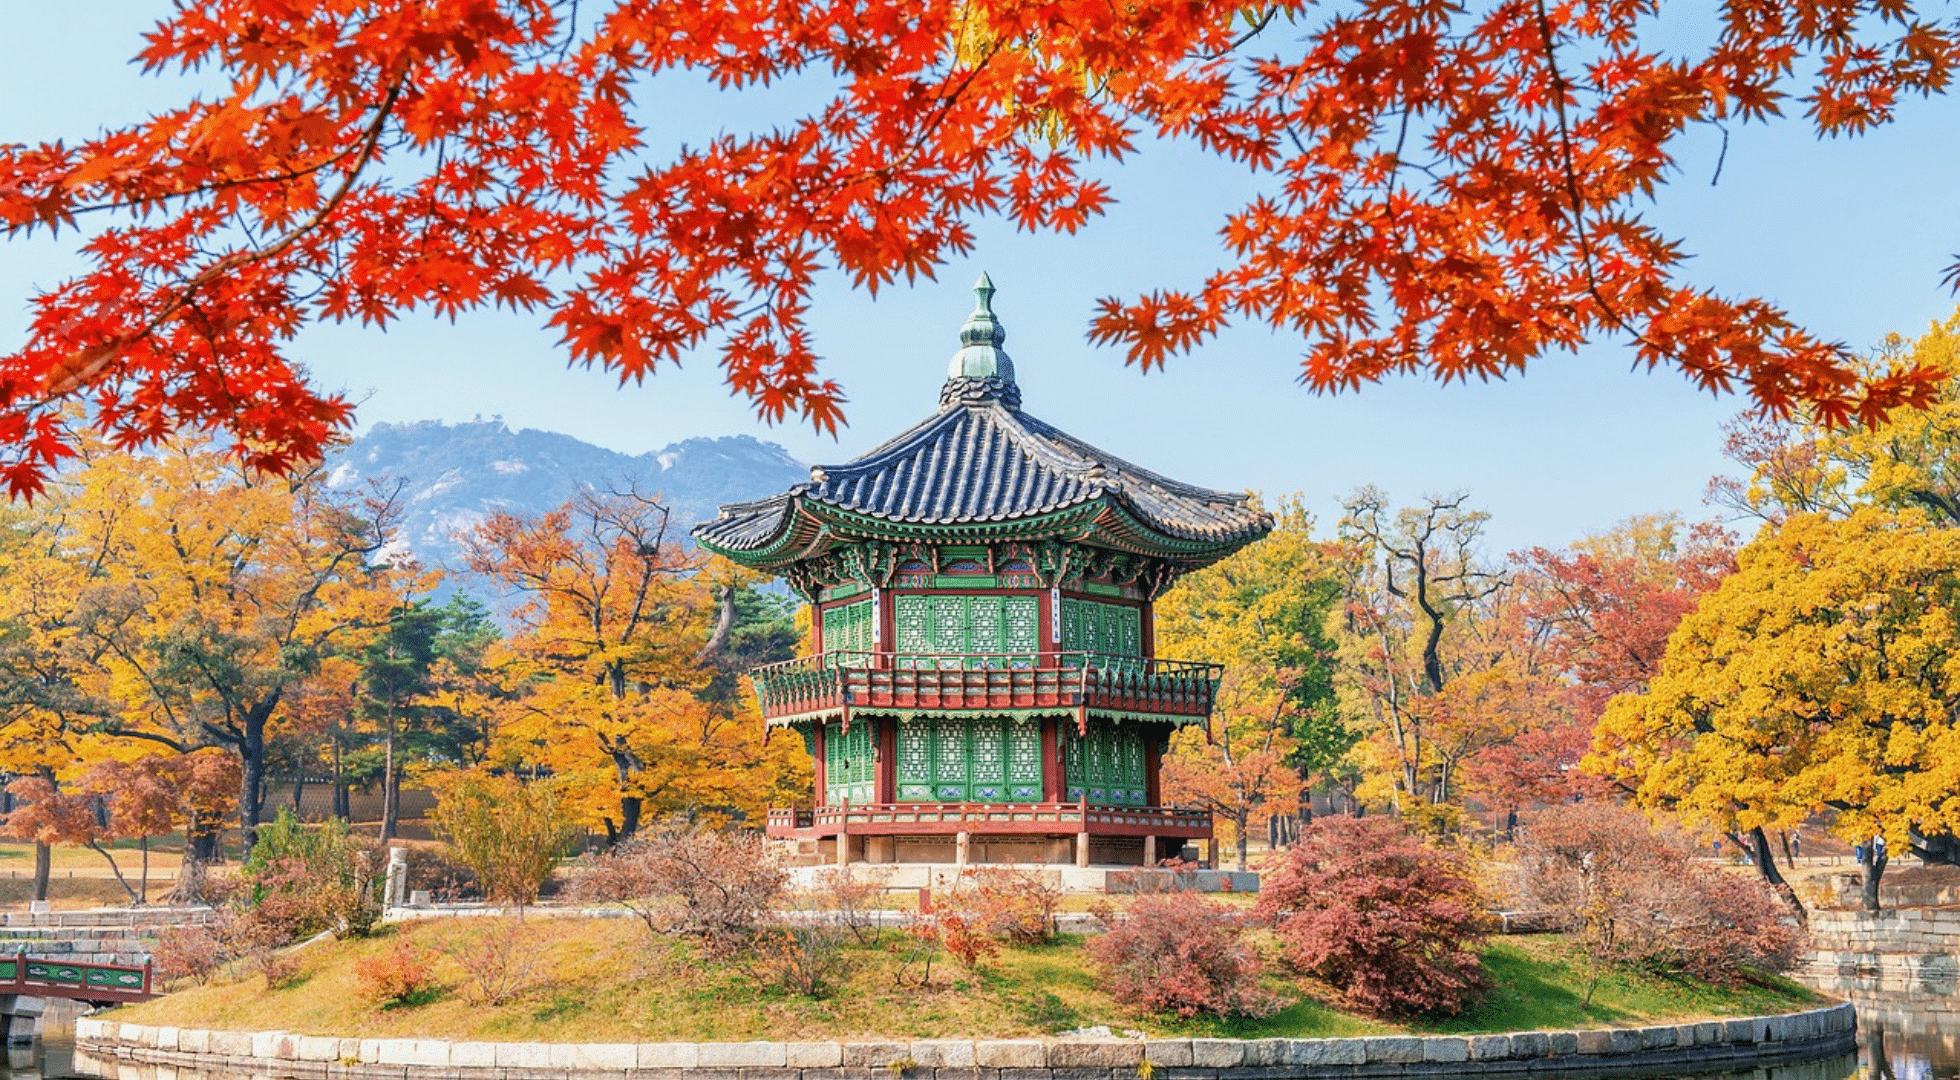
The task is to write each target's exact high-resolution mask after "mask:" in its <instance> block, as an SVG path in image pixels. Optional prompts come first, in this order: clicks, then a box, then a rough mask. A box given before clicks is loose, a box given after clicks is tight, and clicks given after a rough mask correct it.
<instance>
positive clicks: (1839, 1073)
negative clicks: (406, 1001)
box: [0, 998, 1960, 1080]
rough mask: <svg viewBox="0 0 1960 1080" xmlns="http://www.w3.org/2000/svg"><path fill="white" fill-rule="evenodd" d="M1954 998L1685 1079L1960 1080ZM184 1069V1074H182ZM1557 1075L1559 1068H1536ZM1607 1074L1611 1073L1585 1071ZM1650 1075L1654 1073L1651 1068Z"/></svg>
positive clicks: (60, 1051) (1868, 1013)
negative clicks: (1763, 1061) (1846, 1049)
mask: <svg viewBox="0 0 1960 1080" xmlns="http://www.w3.org/2000/svg"><path fill="white" fill-rule="evenodd" d="M1954 1006H1955V1001H1954V1000H1953V999H1950V998H1948V999H1942V1000H1939V1001H1933V1002H1924V1003H1917V1002H1910V1001H1896V1000H1887V1001H1874V1002H1859V1003H1858V1009H1859V1015H1860V1017H1861V1018H1863V1017H1870V1018H1871V1019H1870V1022H1867V1021H1865V1020H1863V1019H1861V1021H1860V1023H1861V1025H1862V1026H1863V1027H1864V1037H1863V1039H1862V1040H1861V1042H1862V1044H1863V1045H1862V1046H1861V1047H1860V1048H1859V1052H1858V1053H1857V1055H1855V1056H1853V1055H1850V1054H1846V1055H1843V1056H1841V1057H1836V1058H1826V1059H1823V1060H1820V1061H1812V1062H1802V1063H1799V1064H1794V1065H1778V1066H1774V1067H1771V1068H1764V1069H1755V1070H1751V1071H1747V1072H1734V1071H1716V1072H1708V1073H1682V1074H1679V1075H1680V1076H1681V1078H1682V1080H1960V1012H1957V1011H1956V1010H1955V1008H1954ZM180 1075H181V1074H180ZM1536 1075H1537V1076H1538V1077H1539V1078H1540V1080H1557V1077H1556V1074H1536ZM1585 1075H1586V1077H1587V1080H1608V1078H1609V1076H1610V1074H1604V1073H1589V1074H1585ZM1650 1075H1651V1074H1650ZM0 1080H96V1078H95V1077H92V1076H89V1075H88V1074H85V1073H81V1072H78V1071H77V1070H76V1068H75V1066H74V1040H73V1038H72V1036H71V1035H69V1034H67V1033H62V1034H58V1035H55V1036H52V1037H50V1038H45V1039H40V1040H37V1041H36V1042H35V1044H34V1045H33V1046H32V1047H26V1046H16V1047H8V1048H7V1049H6V1058H5V1065H4V1067H0Z"/></svg>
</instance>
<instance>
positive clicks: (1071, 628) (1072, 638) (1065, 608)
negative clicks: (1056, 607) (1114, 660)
mask: <svg viewBox="0 0 1960 1080" xmlns="http://www.w3.org/2000/svg"><path fill="white" fill-rule="evenodd" d="M1088 614H1089V605H1088V604H1087V603H1085V602H1083V601H1081V600H1076V599H1073V598H1070V597H1066V596H1064V597H1062V649H1063V651H1065V652H1079V651H1081V650H1084V649H1087V648H1089V645H1088V640H1089V631H1088V629H1087V628H1088V624H1089V619H1088Z"/></svg>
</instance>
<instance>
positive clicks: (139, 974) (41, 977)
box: [0, 953, 157, 1005]
mask: <svg viewBox="0 0 1960 1080" xmlns="http://www.w3.org/2000/svg"><path fill="white" fill-rule="evenodd" d="M151 977H152V975H151V970H150V965H149V964H144V965H143V966H142V967H126V966H124V965H121V964H89V963H80V962H77V961H71V960H36V959H34V958H33V957H31V956H27V955H25V954H22V953H15V954H14V955H13V956H7V957H0V995H14V996H19V997H38V998H72V999H74V1000H76V1001H86V1002H88V1003H89V1004H91V1005H127V1004H129V1003H131V1002H135V1001H148V1000H149V999H151V998H153V997H156V996H157V992H156V991H155V990H154V989H152V988H151V985H152V984H151Z"/></svg>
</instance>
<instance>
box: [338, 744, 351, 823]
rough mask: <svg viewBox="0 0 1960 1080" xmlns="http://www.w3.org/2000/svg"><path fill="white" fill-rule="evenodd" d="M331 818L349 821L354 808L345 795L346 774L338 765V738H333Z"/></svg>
mask: <svg viewBox="0 0 1960 1080" xmlns="http://www.w3.org/2000/svg"><path fill="white" fill-rule="evenodd" d="M333 816H335V817H337V818H339V819H340V820H342V821H348V820H351V819H352V818H353V816H354V806H353V802H352V800H351V799H349V798H348V794H347V773H346V772H345V771H343V770H342V768H341V764H340V736H339V735H335V736H334V737H333Z"/></svg>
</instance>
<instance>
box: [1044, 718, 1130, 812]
mask: <svg viewBox="0 0 1960 1080" xmlns="http://www.w3.org/2000/svg"><path fill="white" fill-rule="evenodd" d="M1143 756H1144V754H1143V733H1142V732H1140V731H1138V730H1137V729H1136V728H1135V727H1134V726H1129V725H1123V724H1111V723H1109V722H1108V721H1104V720H1091V721H1090V722H1089V734H1088V736H1087V737H1084V736H1081V735H1078V734H1076V731H1075V728H1074V727H1072V726H1068V725H1064V735H1063V739H1062V775H1063V776H1064V777H1066V778H1067V780H1068V784H1067V788H1068V797H1069V799H1071V800H1074V799H1080V798H1082V797H1083V795H1085V794H1086V795H1087V796H1088V797H1089V801H1090V802H1092V803H1100V804H1103V805H1108V806H1142V805H1143V804H1144V800H1145V798H1146V792H1145V787H1144V770H1143Z"/></svg>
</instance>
